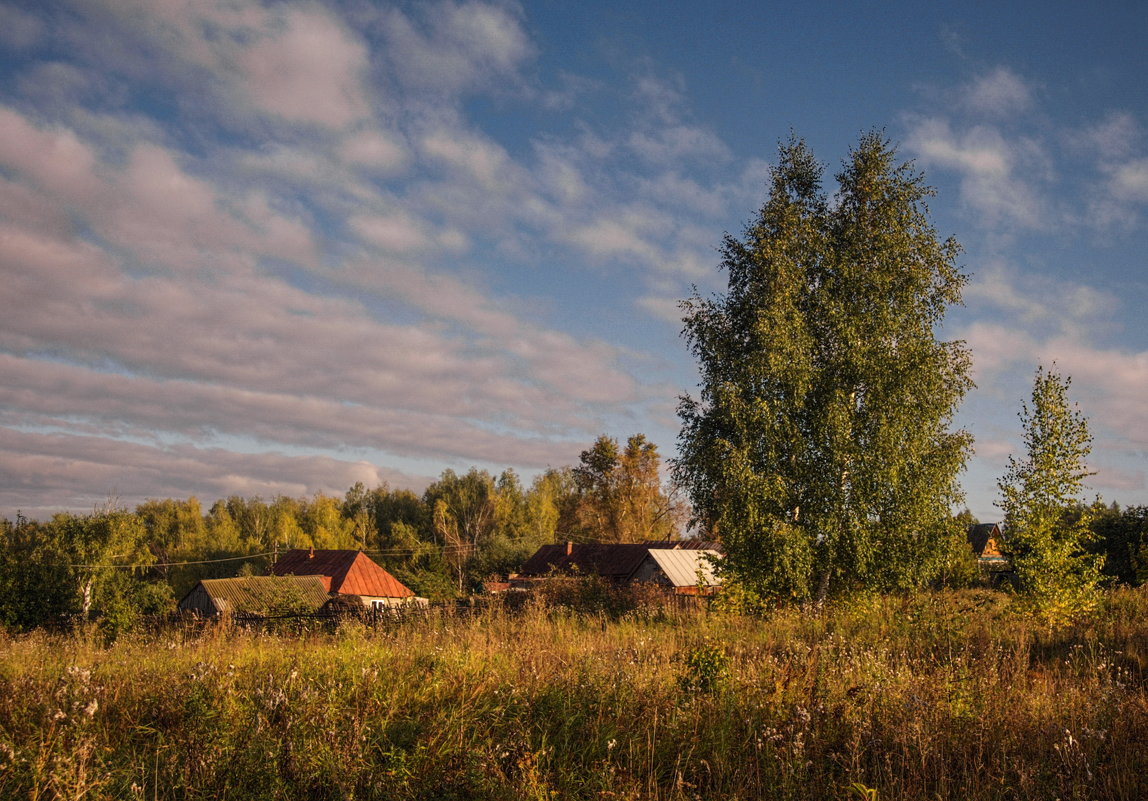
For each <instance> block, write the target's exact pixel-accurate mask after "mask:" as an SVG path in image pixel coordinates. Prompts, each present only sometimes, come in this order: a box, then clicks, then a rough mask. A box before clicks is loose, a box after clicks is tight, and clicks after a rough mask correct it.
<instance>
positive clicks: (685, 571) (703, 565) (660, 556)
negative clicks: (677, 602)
mask: <svg viewBox="0 0 1148 801" xmlns="http://www.w3.org/2000/svg"><path fill="white" fill-rule="evenodd" d="M720 558H721V553H719V552H718V551H712V550H667V549H664V548H650V549H649V551H647V554H646V558H645V559H643V560H642V563H641V564H640V565H638V569H637V570H635V571H634V574H633V576H631V578H630V580H631V581H648V582H653V583H655V584H661V585H663V586H666V587H672V588H673V590H674V592H675V593H678V594H679V595H705V594H709V593H711V592H713V590H714V588H716V587H717V586H719V585H720V584H721V579H720V578H718V576H717V575H716V573H715V571H714V560H715V559H720Z"/></svg>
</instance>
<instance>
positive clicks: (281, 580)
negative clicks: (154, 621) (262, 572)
mask: <svg viewBox="0 0 1148 801" xmlns="http://www.w3.org/2000/svg"><path fill="white" fill-rule="evenodd" d="M329 597H330V596H329V595H328V594H327V584H326V582H325V581H324V580H323V579H322V578H320V577H319V576H282V577H281V576H240V577H238V578H222V579H204V580H203V581H201V582H199V583H198V584H196V585H195V586H194V587H192V588H191V591H190V592H189V593H188V594H187V595H185V596H184V597H183V600H181V601H180V602H179V609H180V611H181V612H192V613H194V614H197V615H200V616H201V617H223V616H231V615H276V614H292V613H301V614H312V613H314V612H317V611H318V610H319V608H320V607H322V606H323V604H325V603H326V602H327V600H328V598H329Z"/></svg>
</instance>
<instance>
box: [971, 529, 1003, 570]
mask: <svg viewBox="0 0 1148 801" xmlns="http://www.w3.org/2000/svg"><path fill="white" fill-rule="evenodd" d="M968 540H969V546H970V547H971V548H972V549H973V554H975V555H976V557H977V560H978V561H981V562H994V561H997V562H1003V561H1005V555H1004V552H1003V551H1002V550H1001V527H1000V524H999V523H974V524H973V525H971V526H969V528H968Z"/></svg>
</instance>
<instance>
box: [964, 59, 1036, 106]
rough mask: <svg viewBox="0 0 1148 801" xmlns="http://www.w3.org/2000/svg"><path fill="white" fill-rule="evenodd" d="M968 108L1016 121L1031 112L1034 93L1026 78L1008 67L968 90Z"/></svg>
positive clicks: (973, 84)
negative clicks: (1021, 115) (1018, 116)
mask: <svg viewBox="0 0 1148 801" xmlns="http://www.w3.org/2000/svg"><path fill="white" fill-rule="evenodd" d="M964 101H965V105H966V106H967V107H968V108H969V109H971V110H973V111H976V112H979V113H982V114H987V115H991V116H996V117H1013V116H1016V115H1018V114H1023V113H1024V112H1026V111H1028V110H1029V109H1030V108H1031V107H1032V105H1033V101H1032V90H1031V89H1030V87H1029V85H1028V84H1027V83H1026V82H1025V80H1024V79H1023V78H1021V77H1020V76H1019V75H1017V74H1016V73H1015V72H1013V71H1012V70H1010V69H1008V68H1007V67H998V68H996V69H995V70H993V71H992V72H989V73H986V74H984V75H981V76H980V77H979V78H977V79H976V80H975V81H974V82H973V83H972V85H971V86H969V87H967V88H966V90H965V97H964Z"/></svg>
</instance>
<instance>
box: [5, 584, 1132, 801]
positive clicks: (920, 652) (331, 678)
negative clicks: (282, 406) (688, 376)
mask: <svg viewBox="0 0 1148 801" xmlns="http://www.w3.org/2000/svg"><path fill="white" fill-rule="evenodd" d="M1145 797H1148V590H1144V589H1141V590H1119V591H1113V592H1112V593H1111V594H1110V595H1109V596H1108V599H1107V602H1106V605H1105V608H1104V610H1103V611H1102V612H1101V613H1100V614H1098V615H1097V616H1096V617H1095V618H1094V619H1092V620H1091V621H1087V622H1082V623H1080V624H1079V625H1077V626H1076V627H1073V628H1068V629H1062V630H1059V631H1049V630H1046V629H1042V628H1041V627H1040V626H1038V625H1036V624H1035V623H1032V622H1030V621H1029V620H1027V619H1026V618H1025V617H1024V616H1023V615H1021V614H1019V613H1017V612H1015V611H1014V609H1013V607H1012V606H1011V605H1010V601H1009V598H1008V596H1005V595H1001V594H998V593H994V592H989V591H965V592H958V593H949V592H945V593H936V594H926V595H920V596H915V597H910V598H900V597H874V598H870V599H864V600H856V601H852V602H849V603H842V604H838V605H831V606H828V607H826V608H824V609H820V610H815V609H799V608H783V609H779V610H778V611H776V612H774V613H772V614H769V615H766V616H763V617H745V616H740V615H737V614H733V613H723V612H719V611H716V610H709V611H703V612H687V611H682V610H677V609H675V608H673V607H665V606H660V605H657V604H645V605H638V606H637V607H636V608H633V609H631V610H629V611H626V612H624V613H614V614H610V615H607V614H604V613H594V612H587V611H573V610H571V609H569V608H565V607H555V606H548V605H546V604H544V603H542V602H534V603H532V604H529V605H527V606H526V607H525V608H523V609H520V610H511V609H506V608H501V607H496V608H491V609H487V610H483V611H481V612H479V613H477V614H467V615H464V614H461V613H448V612H444V613H436V614H433V615H428V616H426V617H420V618H417V619H409V620H405V621H399V622H389V623H386V624H384V625H378V626H367V625H363V624H360V623H351V624H345V625H343V626H341V627H339V628H338V630H333V631H332V630H329V629H322V628H316V629H315V630H305V631H280V632H273V631H260V632H256V631H249V630H244V629H240V628H237V627H234V626H229V625H211V626H208V627H206V628H196V629H191V628H173V629H168V630H164V631H160V632H152V633H147V634H144V633H140V634H137V635H133V636H128V637H121V638H120V639H119V640H117V641H116V642H114V643H112V644H106V643H105V642H103V641H102V640H101V639H100V637H99V634H98V632H96V631H92V632H89V633H79V634H71V635H51V634H46V633H34V634H29V635H22V636H8V637H5V636H4V635H0V798H4V799H49V798H53V799H54V798H67V799H80V798H84V799H104V798H109V799H110V798H115V799H185V798H187V799H213V801H223V799H396V800H402V799H567V798H569V799H682V800H683V801H684V800H685V799H758V798H768V799H850V798H853V799H882V800H883V801H884V800H885V799H888V800H890V801H892V800H893V799H906V801H908V799H914V800H917V799H963V800H968V801H973V800H975V799H1142V798H1145Z"/></svg>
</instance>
